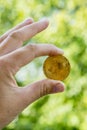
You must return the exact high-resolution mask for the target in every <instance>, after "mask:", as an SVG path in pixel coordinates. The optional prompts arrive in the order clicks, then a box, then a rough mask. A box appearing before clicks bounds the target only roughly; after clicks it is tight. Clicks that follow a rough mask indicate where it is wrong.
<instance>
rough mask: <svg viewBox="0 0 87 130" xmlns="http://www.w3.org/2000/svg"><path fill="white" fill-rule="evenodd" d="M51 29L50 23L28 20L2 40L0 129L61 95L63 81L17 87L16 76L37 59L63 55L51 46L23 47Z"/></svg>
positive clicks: (43, 81) (39, 82)
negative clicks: (51, 96)
mask: <svg viewBox="0 0 87 130" xmlns="http://www.w3.org/2000/svg"><path fill="white" fill-rule="evenodd" d="M47 26H48V21H47V20H42V21H38V22H33V20H32V19H27V20H25V21H24V22H22V23H21V24H19V25H18V26H16V27H15V28H13V29H12V30H10V31H8V32H7V33H5V34H4V35H3V36H1V37H0V43H1V44H0V128H3V127H5V126H6V125H8V124H9V123H10V122H11V121H12V120H13V119H14V118H15V117H16V116H17V115H18V114H19V113H20V112H21V111H23V110H24V109H25V108H26V107H27V106H28V105H29V104H31V103H32V102H34V101H35V100H37V99H38V98H40V97H42V96H44V95H46V94H51V93H57V92H62V91H63V90H64V84H63V83H62V82H60V81H55V80H50V79H44V80H42V81H38V82H36V83H32V84H29V85H27V86H25V87H22V88H20V87H18V85H17V83H16V80H15V78H14V75H15V74H16V72H17V71H18V70H19V69H20V68H21V67H22V66H24V65H26V64H27V63H29V62H31V61H32V60H33V59H34V58H36V57H39V56H45V55H57V54H63V51H62V50H61V49H59V48H57V47H55V46H53V45H51V44H29V45H27V46H24V47H21V46H22V45H23V42H24V41H26V40H28V39H30V38H31V37H33V36H34V35H36V34H37V33H39V32H41V31H43V30H44V29H45V28H47Z"/></svg>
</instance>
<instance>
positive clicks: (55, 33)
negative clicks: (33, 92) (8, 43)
mask: <svg viewBox="0 0 87 130" xmlns="http://www.w3.org/2000/svg"><path fill="white" fill-rule="evenodd" d="M27 17H33V18H34V20H35V21H37V20H38V19H41V18H43V17H47V18H48V19H49V21H50V25H49V27H48V29H46V30H45V31H43V32H41V33H40V34H38V35H37V36H35V37H34V38H32V39H31V40H29V41H28V42H34V43H35V42H36V43H37V44H38V43H52V44H55V45H56V46H58V47H61V48H62V49H64V51H65V56H66V57H67V58H68V59H69V61H70V64H71V73H70V75H69V77H68V78H67V79H66V80H65V81H64V82H65V84H66V90H65V92H64V93H62V94H55V95H48V96H45V97H43V98H41V99H39V100H38V101H36V102H35V103H33V104H32V105H30V106H29V107H28V108H27V109H25V110H24V111H23V113H22V114H20V115H19V117H18V118H17V119H16V120H15V121H13V122H12V123H11V124H10V125H8V126H7V127H6V128H4V129H3V130H87V57H86V56H87V0H21V1H18V0H5V1H4V0H0V35H2V34H3V33H4V32H6V31H7V30H8V29H10V28H12V27H13V26H15V25H16V24H18V23H19V22H21V21H22V20H24V19H25V18H27ZM43 62H44V58H43V57H41V58H38V59H35V60H34V61H33V62H32V63H30V64H28V65H26V66H25V67H23V68H22V69H21V70H20V71H19V72H18V73H17V74H16V80H17V82H18V84H19V86H24V85H26V84H28V83H31V82H33V81H36V80H40V79H43V78H44V74H43V71H42V64H43Z"/></svg>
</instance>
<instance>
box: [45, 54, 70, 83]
mask: <svg viewBox="0 0 87 130" xmlns="http://www.w3.org/2000/svg"><path fill="white" fill-rule="evenodd" d="M43 71H44V74H45V75H46V77H47V78H50V79H54V80H64V79H65V78H66V77H67V76H68V75H69V73H70V63H69V61H68V59H67V58H66V57H64V56H63V55H57V56H49V57H48V58H47V59H46V60H45V62H44V65H43Z"/></svg>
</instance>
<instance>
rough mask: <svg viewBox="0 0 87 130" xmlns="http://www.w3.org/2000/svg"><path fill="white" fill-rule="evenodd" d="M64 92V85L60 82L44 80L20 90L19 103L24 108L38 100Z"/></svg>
mask: <svg viewBox="0 0 87 130" xmlns="http://www.w3.org/2000/svg"><path fill="white" fill-rule="evenodd" d="M63 91H64V84H63V83H62V82H61V81H56V80H50V79H45V80H41V81H38V82H36V83H33V84H30V85H29V86H26V87H24V88H22V93H21V99H22V100H21V102H22V105H23V103H24V107H27V106H28V105H29V104H30V103H32V102H34V101H35V100H37V99H38V98H40V97H42V96H44V95H47V94H54V93H58V92H63Z"/></svg>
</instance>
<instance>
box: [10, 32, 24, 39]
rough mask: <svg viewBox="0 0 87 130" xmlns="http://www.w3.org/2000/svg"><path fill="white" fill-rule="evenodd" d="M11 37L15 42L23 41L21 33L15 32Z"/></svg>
mask: <svg viewBox="0 0 87 130" xmlns="http://www.w3.org/2000/svg"><path fill="white" fill-rule="evenodd" d="M9 37H10V38H12V39H15V40H21V37H22V34H21V32H18V31H14V32H12V33H11V34H10V35H9Z"/></svg>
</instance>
